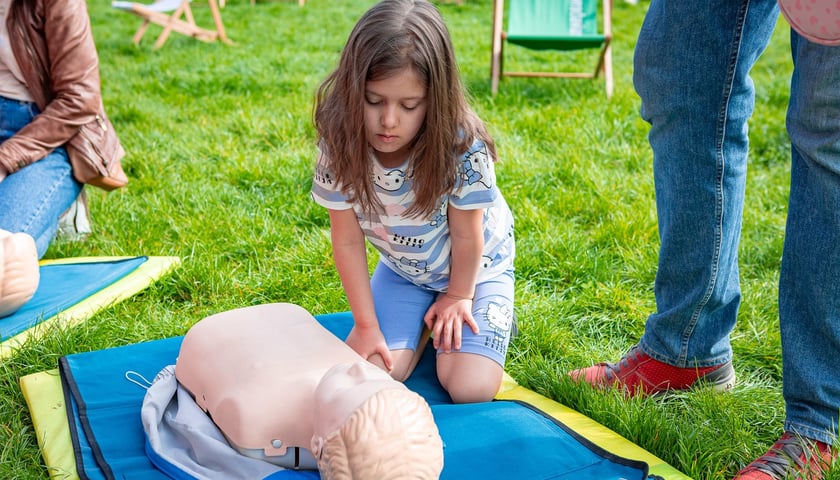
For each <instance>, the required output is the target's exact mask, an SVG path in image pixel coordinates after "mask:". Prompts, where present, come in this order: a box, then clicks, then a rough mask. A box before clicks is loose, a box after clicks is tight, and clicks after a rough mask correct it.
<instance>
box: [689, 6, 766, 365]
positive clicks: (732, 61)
mask: <svg viewBox="0 0 840 480" xmlns="http://www.w3.org/2000/svg"><path fill="white" fill-rule="evenodd" d="M749 3H750V2H749V0H745V1H744V2H743V3H742V4H741V9H740V10H739V11H738V17H737V20H736V23H735V25H736V27H735V31H734V36H733V38H732V44H731V45H732V47H734V48H733V49H732V51H731V53H730V55H729V68H728V69H727V71H726V79H725V81H724V82H723V85H724V88H723V91H722V92H721V93H722V96H721V107H720V113H719V115H718V127H717V129H716V131H715V135H716V136H717V138H716V139H715V164H716V172H715V242H714V255H713V259H712V263H711V272H710V277H709V284H708V286H707V289H706V293H705V294H704V295H703V298H702V299H701V300H700V302H698V304H697V307H696V308H695V309H694V312H693V313H692V314H691V320H690V321H689V323H688V326H687V328H686V329H685V331H684V333H683V339H682V340H683V344H682V346H681V348H680V357H679V358H678V359H677V365H681V366H685V365H687V364H688V359H687V358H686V357H687V354H688V344H689V342H690V340H691V337H692V335H693V334H694V330H695V329H696V327H697V323H698V321H699V320H700V314H701V313H702V312H703V309H704V308H705V307H706V305H707V304H708V303H709V299H711V297H712V293H713V292H714V290H715V286H716V285H717V277H718V271H719V266H720V253H721V242H722V237H723V203H724V198H723V196H724V189H723V178H724V171H725V170H726V157H725V156H724V138H725V136H726V119H727V115H728V113H729V102H730V100H731V98H732V88H733V84H734V78H735V71H736V69H737V66H738V57H739V55H740V53H741V40H742V38H743V33H744V25H745V23H746V18H747V10H748V9H749Z"/></svg>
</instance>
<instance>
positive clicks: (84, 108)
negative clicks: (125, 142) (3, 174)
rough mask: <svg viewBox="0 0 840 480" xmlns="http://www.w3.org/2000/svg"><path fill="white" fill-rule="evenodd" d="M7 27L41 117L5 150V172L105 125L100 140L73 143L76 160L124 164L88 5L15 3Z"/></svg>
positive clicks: (74, 0) (75, 0) (78, 1)
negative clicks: (102, 83) (102, 88)
mask: <svg viewBox="0 0 840 480" xmlns="http://www.w3.org/2000/svg"><path fill="white" fill-rule="evenodd" d="M6 26H7V28H8V31H9V41H10V42H11V47H12V52H13V53H14V55H15V58H16V59H17V61H18V64H19V66H20V70H21V72H22V74H23V77H24V82H25V83H26V87H27V89H28V90H29V92H30V93H31V95H32V97H33V98H34V99H35V104H36V105H38V108H39V109H40V110H41V113H40V114H39V115H37V116H36V117H35V118H34V119H33V120H32V122H31V123H30V124H29V125H26V126H25V127H23V128H22V129H21V130H20V131H19V132H18V133H17V134H15V135H14V136H12V137H11V138H9V139H8V140H6V141H5V142H3V143H1V144H0V167H2V168H4V169H5V170H6V171H7V172H8V173H14V172H16V171H18V170H19V169H21V168H23V167H25V166H26V165H29V164H30V163H32V162H35V161H37V160H39V159H41V158H44V157H45V156H46V155H47V154H48V153H49V152H51V151H52V150H53V149H54V148H56V147H59V146H62V145H65V144H67V143H68V142H70V141H71V139H73V138H74V137H76V136H78V134H79V131H80V130H81V128H82V126H83V125H86V124H91V123H93V124H94V125H99V127H98V128H97V129H96V130H97V131H96V132H95V136H96V137H97V138H95V139H94V140H93V141H85V142H81V141H73V142H72V144H73V147H74V150H75V152H73V153H71V156H73V155H74V154H80V155H88V154H89V155H91V156H95V157H103V156H104V157H105V158H106V159H115V160H114V161H117V162H118V161H119V159H120V158H121V157H122V156H123V155H124V154H125V152H124V151H123V149H122V146H121V145H120V143H119V139H118V138H117V135H116V133H115V132H114V129H113V128H110V127H111V125H110V123H109V122H108V120H107V117H106V116H105V111H104V108H103V106H102V97H101V93H100V84H99V57H98V56H97V53H96V45H95V44H94V41H93V34H92V32H91V27H90V18H89V17H88V12H87V3H86V0H14V1H13V2H12V7H11V10H10V11H9V15H8V18H7V20H6ZM88 137H90V135H88ZM76 140H81V139H76ZM102 148H107V150H110V151H109V152H103V151H101V150H102ZM86 150H89V151H86ZM94 150H97V151H94ZM69 151H70V149H69V148H68V152H69ZM97 154H98V155H97ZM74 173H76V172H75V171H74ZM77 178H78V175H77ZM83 181H84V180H83Z"/></svg>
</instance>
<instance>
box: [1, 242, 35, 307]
mask: <svg viewBox="0 0 840 480" xmlns="http://www.w3.org/2000/svg"><path fill="white" fill-rule="evenodd" d="M39 280H40V271H39V270H38V252H37V250H36V248H35V240H34V239H33V238H32V237H31V236H29V235H28V234H26V233H10V232H7V231H6V230H0V318H3V317H5V316H8V315H11V314H13V313H15V312H16V311H17V310H18V309H19V308H20V307H22V306H23V304H24V303H26V302H27V301H29V299H30V298H32V296H33V295H34V294H35V290H36V289H37V288H38V281H39Z"/></svg>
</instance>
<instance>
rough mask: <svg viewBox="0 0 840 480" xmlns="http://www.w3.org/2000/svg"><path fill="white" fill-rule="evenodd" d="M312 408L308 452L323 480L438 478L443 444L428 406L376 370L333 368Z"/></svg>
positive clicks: (358, 364)
mask: <svg viewBox="0 0 840 480" xmlns="http://www.w3.org/2000/svg"><path fill="white" fill-rule="evenodd" d="M313 404H314V417H315V428H314V435H313V437H312V453H313V455H314V456H315V458H316V459H317V460H318V469H319V471H320V473H321V476H322V477H323V478H325V479H329V480H345V479H346V480H352V479H359V478H376V479H382V480H388V479H394V480H396V479H406V478H410V479H437V478H439V476H440V473H441V470H443V443H442V440H441V438H440V434H439V433H438V429H437V425H436V424H435V421H434V417H433V416H432V412H431V410H430V408H429V405H428V404H427V403H426V401H425V400H424V399H423V397H421V396H420V395H418V394H416V393H414V392H412V391H410V390H408V389H407V388H406V387H405V386H404V385H403V384H402V383H400V382H397V381H396V380H394V379H393V378H391V377H390V375H388V374H387V373H385V372H384V371H383V370H381V369H380V368H378V367H376V366H374V365H373V364H371V363H369V362H366V361H364V360H362V361H359V362H356V363H352V364H349V363H344V364H338V365H336V366H334V367H333V368H331V369H330V370H329V371H327V373H326V374H325V375H324V377H323V378H322V379H321V382H320V383H319V384H318V387H317V388H316V390H315V398H314V402H313Z"/></svg>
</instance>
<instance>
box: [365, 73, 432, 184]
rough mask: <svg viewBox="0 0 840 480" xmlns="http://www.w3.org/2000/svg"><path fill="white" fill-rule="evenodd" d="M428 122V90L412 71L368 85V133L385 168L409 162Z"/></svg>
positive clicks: (366, 95)
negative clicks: (416, 142) (414, 146)
mask: <svg viewBox="0 0 840 480" xmlns="http://www.w3.org/2000/svg"><path fill="white" fill-rule="evenodd" d="M425 120H426V87H425V86H424V85H423V82H422V81H421V79H420V76H419V75H417V73H416V72H415V71H414V70H412V69H411V68H408V67H406V68H404V69H402V70H400V71H399V72H397V73H396V74H394V75H391V76H390V77H387V78H383V79H380V80H371V81H368V82H367V83H366V84H365V132H366V135H367V141H368V144H370V146H371V147H373V150H374V152H375V153H376V158H378V159H379V162H380V163H382V165H383V166H385V167H389V168H393V167H397V166H399V165H400V164H402V163H403V162H404V161H405V160H406V158H408V152H409V147H410V145H411V144H412V142H413V141H414V138H415V137H416V136H417V132H419V131H420V128H421V127H422V126H423V122H424V121H425Z"/></svg>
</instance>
